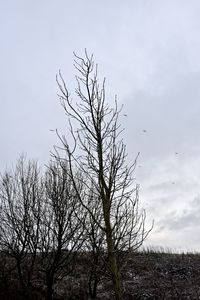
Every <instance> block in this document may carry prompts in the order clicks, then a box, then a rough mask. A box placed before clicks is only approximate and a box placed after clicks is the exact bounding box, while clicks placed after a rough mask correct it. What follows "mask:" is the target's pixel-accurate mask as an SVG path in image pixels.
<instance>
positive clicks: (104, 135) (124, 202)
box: [54, 52, 148, 300]
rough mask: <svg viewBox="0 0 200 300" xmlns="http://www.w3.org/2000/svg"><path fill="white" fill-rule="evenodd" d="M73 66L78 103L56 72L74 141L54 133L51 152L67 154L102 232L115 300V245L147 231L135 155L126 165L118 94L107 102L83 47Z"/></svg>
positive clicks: (124, 245)
mask: <svg viewBox="0 0 200 300" xmlns="http://www.w3.org/2000/svg"><path fill="white" fill-rule="evenodd" d="M75 68H76V69H77V71H78V76H76V80H77V88H76V96H77V98H78V100H77V101H76V102H75V101H73V100H72V98H71V97H70V94H69V91H68V89H67V86H66V83H65V81H64V79H63V77H62V75H61V73H59V76H57V83H58V86H59V89H60V95H59V97H60V100H61V104H62V106H63V108H64V111H65V113H66V115H67V116H68V118H69V124H70V131H71V135H72V137H73V140H74V145H73V146H71V147H70V145H69V143H68V141H67V139H66V137H65V136H60V135H59V133H58V132H57V134H58V137H59V139H60V140H61V143H62V147H60V148H55V154H54V155H55V157H56V158H57V160H58V161H59V162H60V163H61V164H62V163H63V162H64V161H66V157H67V161H68V163H69V170H70V173H69V175H70V177H71V179H72V181H73V184H74V188H75V190H76V193H77V195H78V198H79V201H80V202H81V204H82V206H83V207H84V208H85V209H86V210H88V212H89V214H90V216H91V218H92V220H93V221H94V222H95V223H96V224H97V226H98V227H99V228H100V229H101V230H102V231H104V232H105V236H106V250H107V255H108V262H109V269H110V272H111V277H112V282H113V288H114V292H115V298H116V299H118V300H119V299H122V297H123V291H122V286H121V279H120V270H119V264H118V262H117V252H118V250H119V249H131V248H133V249H134V248H135V246H136V245H139V244H141V243H142V242H143V240H144V239H145V238H146V236H147V234H148V231H145V228H144V224H145V212H144V211H142V212H140V213H138V210H135V208H136V207H137V204H138V196H137V191H138V189H137V188H136V187H135V184H134V179H133V171H134V169H135V167H136V161H137V157H136V159H135V161H134V162H133V164H132V165H130V166H128V165H127V163H126V158H127V153H126V146H125V144H124V143H123V140H122V139H121V138H120V134H121V132H122V129H121V126H120V124H119V122H118V117H119V114H120V112H121V109H118V106H117V100H116V99H115V105H114V108H110V106H109V105H108V103H107V102H106V94H105V79H104V80H103V83H102V84H100V83H99V81H98V75H97V66H95V65H94V61H93V57H92V56H91V57H89V56H88V55H87V52H85V58H81V57H78V56H77V55H75ZM62 151H64V154H63V153H62ZM64 156H66V157H64ZM78 171H80V172H81V173H82V174H83V176H82V178H81V180H82V184H83V185H84V190H85V195H86V196H87V195H88V194H89V193H90V190H91V184H92V187H93V190H94V193H95V197H94V201H98V202H99V203H100V209H101V214H102V216H103V224H102V223H101V222H99V220H98V218H96V215H95V214H94V212H93V210H92V209H91V207H90V206H88V205H87V201H85V199H86V197H85V196H84V195H83V194H82V193H80V190H79V189H78V188H77V182H78V178H77V173H78ZM79 179H80V178H79ZM135 212H136V213H137V215H135ZM139 237H140V238H139ZM138 238H139V239H138Z"/></svg>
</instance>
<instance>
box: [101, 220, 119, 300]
mask: <svg viewBox="0 0 200 300" xmlns="http://www.w3.org/2000/svg"><path fill="white" fill-rule="evenodd" d="M105 225H106V242H107V250H108V261H109V265H110V271H111V276H112V282H113V288H114V292H115V299H116V300H122V299H123V295H122V287H121V278H120V277H121V276H120V273H119V270H118V266H117V257H116V252H115V249H114V244H113V237H112V228H111V224H110V218H109V216H106V218H105Z"/></svg>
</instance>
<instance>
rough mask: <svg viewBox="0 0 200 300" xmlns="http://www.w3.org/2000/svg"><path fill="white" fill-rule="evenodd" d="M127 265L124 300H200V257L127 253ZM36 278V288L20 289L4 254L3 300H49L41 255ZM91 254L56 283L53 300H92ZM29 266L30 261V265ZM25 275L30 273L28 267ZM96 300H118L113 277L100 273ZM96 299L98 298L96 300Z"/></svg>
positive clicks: (0, 270) (0, 287) (1, 262)
mask: <svg viewBox="0 0 200 300" xmlns="http://www.w3.org/2000/svg"><path fill="white" fill-rule="evenodd" d="M123 256H124V257H125V259H126V262H127V263H126V265H125V266H124V267H123V269H122V270H121V274H122V280H123V291H124V293H123V297H124V299H125V300H126V299H127V300H128V299H138V300H139V299H141V300H142V299H152V300H153V299H158V300H160V299H199V297H200V284H199V282H200V255H199V254H193V253H190V254H189V253H188V254H174V253H164V252H163V253H162V252H155V251H148V252H134V253H131V254H130V253H129V254H127V253H124V254H123ZM36 260H37V263H36V267H35V271H34V273H33V277H32V283H33V285H32V286H31V287H29V288H23V287H22V286H21V285H20V282H19V278H18V275H17V269H16V266H15V264H14V260H12V259H11V258H10V256H8V255H6V254H3V253H1V259H0V299H8V300H9V299H10V300H11V299H13V300H15V299H31V300H32V299H45V290H46V284H45V276H44V273H43V272H41V271H40V264H39V261H40V259H39V254H38V259H36ZM90 261H91V253H79V254H78V255H77V256H76V259H75V260H74V261H73V266H74V268H73V272H72V273H71V274H70V275H65V276H64V277H62V278H60V279H59V278H57V279H56V280H55V282H54V296H53V299H60V300H61V299H63V300H64V299H80V300H81V299H83V300H84V299H92V297H91V293H90V285H89V284H90V276H91V274H90V270H89V267H88V266H90ZM28 263H29V258H27V261H26V264H28ZM22 269H23V272H26V265H25V264H24V265H23V267H22ZM99 276H100V280H99V284H98V286H97V291H96V292H97V296H96V298H95V299H105V300H106V299H114V298H115V297H114V294H113V290H112V282H111V278H110V276H109V274H107V273H106V272H104V271H103V270H102V272H99ZM93 299H94V298H93Z"/></svg>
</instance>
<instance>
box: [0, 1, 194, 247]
mask: <svg viewBox="0 0 200 300" xmlns="http://www.w3.org/2000/svg"><path fill="white" fill-rule="evenodd" d="M199 16H200V1H199V0H187V1H184V0H166V1H164V0H138V1H136V0H129V1H128V0H127V1H118V0H110V1H107V0H101V1H97V0H96V1H94V0H84V1H82V0H79V1H76V0H73V1H67V0H57V1H55V0H40V1H39V0H35V1H30V0H18V1H15V0H12V1H11V0H7V1H1V3H0V36H1V47H0V67H1V68H0V71H1V72H0V107H1V108H0V113H1V114H0V136H1V140H0V143H1V147H0V169H1V170H4V169H5V168H6V167H9V166H11V164H12V163H15V162H16V159H17V158H18V156H19V154H20V153H22V152H25V153H27V157H30V158H35V159H38V160H39V162H40V164H44V163H45V162H47V161H48V160H49V151H50V150H51V149H52V146H53V145H54V144H58V140H57V138H56V137H55V135H54V133H53V132H52V131H50V129H55V128H58V129H59V130H61V131H62V132H63V133H64V130H65V127H66V125H65V121H66V119H65V116H64V113H63V111H62V108H61V107H60V105H59V100H58V98H57V92H58V88H57V85H56V82H55V76H56V73H57V72H58V70H59V69H61V71H62V74H63V76H64V77H65V80H66V82H67V83H68V87H69V89H70V90H71V89H72V90H73V87H74V75H75V70H74V68H73V51H75V52H76V53H77V54H79V55H82V54H83V53H84V48H87V50H88V52H89V53H94V56H95V60H96V62H97V63H98V64H99V69H100V74H99V75H100V76H102V77H103V76H105V77H106V91H107V95H108V101H109V102H110V101H111V100H113V99H114V95H115V94H117V95H118V101H119V102H120V103H123V104H124V111H123V112H124V114H127V117H125V116H124V119H122V123H123V125H124V127H125V133H124V139H125V141H126V143H127V150H128V154H129V159H130V161H131V160H133V159H134V157H135V155H136V153H137V152H138V151H140V153H141V154H140V157H139V162H138V168H137V170H136V174H135V177H136V181H137V182H138V183H139V184H140V201H141V206H143V207H145V208H146V211H147V218H148V220H149V222H151V220H152V219H154V220H155V226H154V230H153V231H152V233H151V235H150V236H149V239H148V244H149V245H153V246H159V245H161V246H164V247H172V248H173V249H176V250H180V249H183V250H199V251H200V235H199V232H200V18H199ZM143 130H145V131H146V132H144V131H143Z"/></svg>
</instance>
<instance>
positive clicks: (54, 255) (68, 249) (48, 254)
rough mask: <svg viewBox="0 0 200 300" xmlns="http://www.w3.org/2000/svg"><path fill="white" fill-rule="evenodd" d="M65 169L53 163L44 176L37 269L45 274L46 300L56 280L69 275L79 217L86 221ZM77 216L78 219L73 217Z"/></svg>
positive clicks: (80, 235) (79, 238)
mask: <svg viewBox="0 0 200 300" xmlns="http://www.w3.org/2000/svg"><path fill="white" fill-rule="evenodd" d="M66 170H67V166H66V165H65V167H64V166H63V167H62V168H60V166H59V165H58V164H57V163H53V164H51V165H50V166H49V167H48V170H47V172H46V174H45V179H44V184H45V199H44V202H43V207H42V211H43V212H42V221H41V226H40V245H39V250H40V254H41V262H40V265H41V270H42V271H43V272H45V275H46V286H47V293H46V299H47V300H50V299H52V297H53V288H54V283H55V281H56V280H58V279H59V280H61V279H62V278H63V276H65V275H67V274H70V273H71V272H72V270H73V269H72V267H73V264H72V262H73V260H74V256H75V255H76V253H77V252H78V250H79V249H80V248H81V246H82V244H83V242H84V228H83V226H82V223H81V222H80V217H81V218H82V219H83V221H84V218H86V215H85V214H84V213H83V212H82V209H81V206H80V203H79V202H78V201H77V195H76V191H75V189H74V186H73V184H72V180H71V178H70V177H69V176H68V173H67V171H66ZM77 215H79V218H78V217H77Z"/></svg>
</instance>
